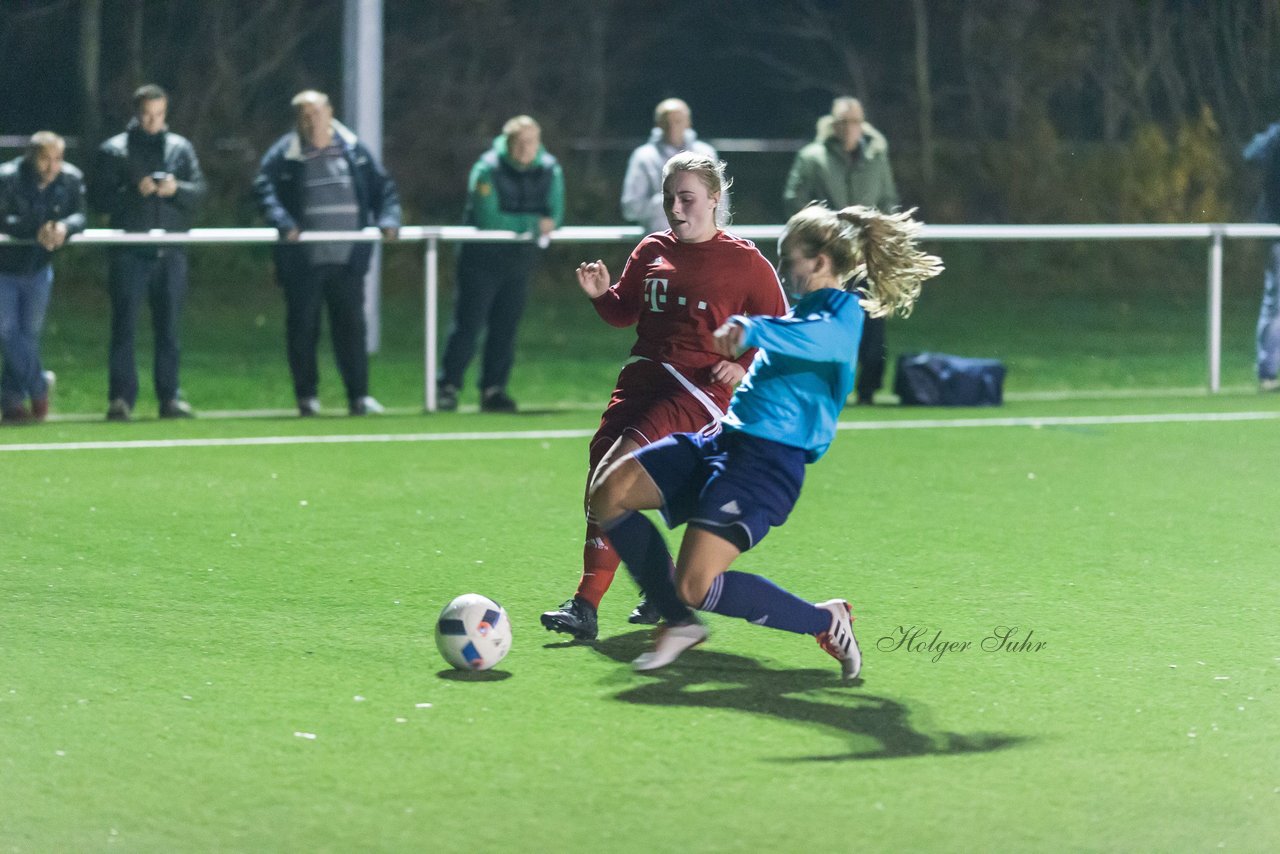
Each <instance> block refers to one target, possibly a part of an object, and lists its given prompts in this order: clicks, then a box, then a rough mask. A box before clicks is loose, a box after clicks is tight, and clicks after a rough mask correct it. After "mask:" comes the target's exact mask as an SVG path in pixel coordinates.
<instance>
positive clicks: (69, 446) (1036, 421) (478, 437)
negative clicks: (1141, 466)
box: [0, 411, 1280, 453]
mask: <svg viewBox="0 0 1280 854" xmlns="http://www.w3.org/2000/svg"><path fill="white" fill-rule="evenodd" d="M1277 420H1280V411H1274V412H1169V413H1154V414H1149V415H1061V416H1045V417H1038V416H1028V417H1025V418H930V419H914V420H910V421H842V422H840V424H839V425H837V429H840V430H947V429H953V428H962V427H969V428H972V427H1028V428H1032V429H1036V428H1040V427H1080V426H1091V427H1093V426H1109V425H1124V424H1177V423H1203V422H1235V421H1277ZM594 434H595V431H594V430H582V429H579V430H512V431H506V432H503V431H490V432H483V433H479V432H477V433H371V434H366V435H360V434H354V435H337V436H244V437H239V438H210V439H136V440H123V441H111V442H107V441H101V442H40V443H35V442H33V443H29V444H12V445H0V453H16V452H21V451H104V450H129V449H150V448H220V447H244V446H253V445H359V444H386V443H392V442H485V441H493V440H520V439H523V440H550V439H586V438H589V437H591V436H593V435H594Z"/></svg>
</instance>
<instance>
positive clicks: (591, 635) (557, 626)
mask: <svg viewBox="0 0 1280 854" xmlns="http://www.w3.org/2000/svg"><path fill="white" fill-rule="evenodd" d="M542 625H543V627H544V628H546V630H547V631H549V632H561V633H562V634H566V635H573V636H574V638H576V639H577V640H595V639H596V635H598V634H599V633H600V630H599V626H598V625H597V623H596V609H595V608H593V607H592V606H591V603H590V602H587V601H585V600H583V599H579V598H578V597H577V596H574V597H573V598H572V599H570V600H569V601H568V602H565V603H564V604H563V605H561V606H560V608H559V609H558V610H555V611H547V612H546V613H544V614H543V615H542Z"/></svg>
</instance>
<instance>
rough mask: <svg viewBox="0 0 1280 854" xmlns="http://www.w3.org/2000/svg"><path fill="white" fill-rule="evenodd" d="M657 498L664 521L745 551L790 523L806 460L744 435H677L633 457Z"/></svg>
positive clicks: (793, 450) (786, 448)
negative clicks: (654, 486)
mask: <svg viewBox="0 0 1280 854" xmlns="http://www.w3.org/2000/svg"><path fill="white" fill-rule="evenodd" d="M635 457H636V461H637V462H639V463H640V464H641V465H642V466H644V469H645V471H647V472H648V473H649V476H650V477H652V478H653V482H654V483H655V484H657V486H658V491H659V492H660V493H662V516H663V518H664V519H666V521H667V524H668V525H670V526H671V527H672V528H674V527H676V526H677V525H683V524H685V523H686V522H687V523H688V524H689V525H691V526H693V527H695V528H703V529H705V530H708V531H711V532H713V533H715V534H717V535H718V536H721V537H723V538H724V539H726V540H728V541H729V542H730V543H733V545H735V546H737V547H738V549H739V550H741V551H744V552H745V551H746V550H747V549H749V548H751V547H752V546H754V545H756V544H757V543H759V542H760V541H761V540H762V539H764V535H765V534H767V533H769V529H770V528H774V527H777V526H778V525H781V524H782V523H783V522H785V521H786V520H787V516H788V515H789V514H790V513H791V508H792V507H794V506H795V504H796V499H798V498H799V497H800V486H801V485H802V484H803V483H804V466H805V454H804V450H803V449H801V448H793V447H791V446H790V445H781V444H779V443H777V442H771V441H769V440H768V439H760V438H757V437H755V436H749V435H747V434H745V433H739V432H734V431H726V432H723V433H717V434H716V435H714V436H704V435H701V434H699V433H676V434H674V435H671V436H668V437H666V438H665V439H662V440H660V441H658V442H654V443H653V444H652V445H648V446H647V447H644V448H641V449H639V450H638V451H636V452H635Z"/></svg>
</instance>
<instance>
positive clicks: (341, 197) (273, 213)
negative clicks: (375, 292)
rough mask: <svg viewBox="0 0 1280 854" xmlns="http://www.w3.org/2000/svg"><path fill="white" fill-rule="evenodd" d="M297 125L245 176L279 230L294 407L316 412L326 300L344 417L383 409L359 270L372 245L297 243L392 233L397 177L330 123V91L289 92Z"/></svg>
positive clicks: (397, 214)
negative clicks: (316, 235) (307, 238)
mask: <svg viewBox="0 0 1280 854" xmlns="http://www.w3.org/2000/svg"><path fill="white" fill-rule="evenodd" d="M292 104H293V109H294V121H295V129H294V130H292V131H290V132H288V133H286V134H285V135H284V136H282V137H280V139H278V140H276V142H275V144H274V145H272V146H271V148H270V149H269V150H268V151H267V153H266V154H265V155H263V157H262V163H261V165H260V166H259V168H258V177H257V178H256V179H255V180H254V182H253V190H254V194H255V195H256V196H257V198H258V206H259V208H260V209H261V211H262V216H263V217H264V218H265V219H266V221H267V222H268V224H270V225H271V226H272V227H274V228H275V229H276V230H277V231H279V232H280V238H281V241H280V242H279V243H277V244H276V246H275V264H276V278H277V279H278V280H279V282H280V287H281V288H282V289H283V290H284V303H285V338H286V343H287V348H288V356H289V371H290V373H291V374H292V376H293V391H294V395H295V396H296V398H297V403H298V414H299V415H302V416H309V415H316V414H317V413H319V411H320V400H319V397H318V396H317V394H318V389H319V384H320V374H319V369H318V368H317V366H316V345H317V344H318V343H319V339H320V307H321V305H322V304H327V305H328V307H329V329H330V332H331V334H332V335H333V354H334V358H335V359H336V360H337V362H338V372H339V373H340V374H341V375H342V383H343V385H344V386H345V387H346V392H347V411H348V412H349V413H350V414H352V415H364V414H365V413H367V412H378V411H381V409H382V407H381V406H380V405H379V404H378V402H377V401H376V400H374V399H373V398H372V397H370V396H369V354H368V349H367V347H368V341H367V337H366V330H365V319H364V275H365V273H367V272H368V270H369V259H370V257H371V256H372V254H373V245H372V244H371V243H366V242H361V243H326V242H299V240H298V238H299V237H300V236H301V234H302V232H304V231H358V230H360V229H363V228H364V227H365V226H377V227H378V228H380V229H382V233H383V236H384V237H386V238H387V239H392V238H394V237H395V236H396V235H397V234H398V233H399V230H400V196H399V193H398V192H397V191H396V185H395V182H394V181H392V180H391V177H390V176H389V175H388V174H387V173H386V172H384V171H383V169H382V167H381V166H379V165H378V163H377V161H375V160H374V159H373V154H372V153H371V152H370V151H369V149H368V148H366V147H365V146H364V145H363V144H362V143H361V142H360V141H359V140H357V139H356V136H355V134H354V133H352V132H351V131H350V130H349V129H347V128H346V127H345V126H343V125H342V124H340V123H338V122H337V121H334V118H333V106H332V105H331V104H330V103H329V96H328V95H326V94H324V93H323V92H317V91H315V90H311V89H308V90H306V91H304V92H299V93H298V94H297V95H295V96H294V98H293V101H292Z"/></svg>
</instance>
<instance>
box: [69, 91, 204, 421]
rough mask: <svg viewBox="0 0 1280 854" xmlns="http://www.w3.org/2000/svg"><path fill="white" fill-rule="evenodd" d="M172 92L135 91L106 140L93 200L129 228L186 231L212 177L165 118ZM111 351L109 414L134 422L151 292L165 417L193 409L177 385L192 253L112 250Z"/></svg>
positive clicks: (157, 248)
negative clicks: (128, 117)
mask: <svg viewBox="0 0 1280 854" xmlns="http://www.w3.org/2000/svg"><path fill="white" fill-rule="evenodd" d="M168 107H169V98H168V96H167V95H166V94H165V91H164V90H163V89H161V88H160V87H159V86H156V85H147V86H143V87H141V88H140V89H138V90H137V91H136V92H134V93H133V108H134V118H133V120H132V121H130V122H129V125H128V127H127V128H126V129H125V131H124V133H120V134H116V135H115V136H113V137H111V138H110V139H108V140H107V141H106V142H104V143H102V146H101V147H100V148H99V149H98V163H97V169H96V171H95V174H94V176H93V177H94V181H93V182H92V183H91V184H90V187H89V190H90V201H91V202H93V205H94V207H95V208H97V209H98V210H100V211H102V212H104V213H106V214H108V215H109V216H110V218H111V227H112V228H119V229H123V230H125V231H153V230H160V231H186V230H187V229H189V228H191V222H192V220H193V219H194V217H195V212H196V209H197V207H198V206H199V203H200V200H201V199H202V198H203V197H204V193H205V181H204V175H203V174H202V173H201V171H200V162H199V161H198V160H197V159H196V152H195V149H194V148H193V147H192V145H191V143H190V142H189V141H188V140H187V139H186V138H184V137H181V136H179V135H178V134H176V133H173V132H171V131H170V130H169V129H168V126H167V125H166V123H165V119H166V116H167V112H168ZM108 286H109V288H110V291H111V350H110V369H109V370H110V374H109V382H108V390H107V399H108V400H109V402H110V403H109V405H108V408H107V418H108V420H111V421H128V420H129V418H130V417H131V415H132V412H133V407H134V405H135V404H136V403H137V399H138V369H137V365H136V363H135V361H134V353H133V350H134V329H135V327H136V326H137V319H138V304H139V303H140V302H142V298H143V296H144V295H145V296H146V298H147V302H148V304H149V305H150V307H151V326H152V329H153V330H154V332H155V390H156V399H157V400H158V401H159V402H160V417H161V418H190V417H191V416H192V415H193V414H194V413H193V412H192V411H191V407H190V405H188V404H187V402H186V401H185V400H183V398H182V390H181V387H180V386H179V384H178V358H179V352H180V346H179V325H180V322H181V317H182V304H183V301H184V300H185V298H186V294H187V253H186V249H185V248H184V247H182V246H178V245H173V244H168V245H166V244H160V245H152V246H145V245H132V246H118V247H116V248H114V249H112V250H111V271H110V276H109V281H108Z"/></svg>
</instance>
